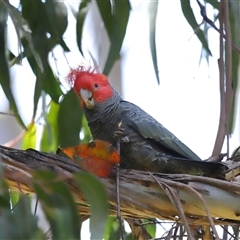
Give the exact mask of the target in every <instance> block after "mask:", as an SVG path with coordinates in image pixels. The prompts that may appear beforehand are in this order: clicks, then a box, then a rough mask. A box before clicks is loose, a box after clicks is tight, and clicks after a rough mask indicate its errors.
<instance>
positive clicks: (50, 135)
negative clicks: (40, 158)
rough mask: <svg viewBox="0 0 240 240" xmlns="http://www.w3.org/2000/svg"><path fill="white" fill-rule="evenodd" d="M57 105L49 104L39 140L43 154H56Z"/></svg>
mask: <svg viewBox="0 0 240 240" xmlns="http://www.w3.org/2000/svg"><path fill="white" fill-rule="evenodd" d="M59 107H60V106H59V104H57V103H55V102H53V101H52V102H51V104H50V108H49V112H48V114H47V117H46V124H45V126H44V130H43V136H42V139H41V150H42V151H45V152H56V149H57V147H58V124H57V119H58V112H59Z"/></svg>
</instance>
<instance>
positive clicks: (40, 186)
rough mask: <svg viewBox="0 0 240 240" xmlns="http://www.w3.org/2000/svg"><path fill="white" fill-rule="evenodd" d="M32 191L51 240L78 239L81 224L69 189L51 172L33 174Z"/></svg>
mask: <svg viewBox="0 0 240 240" xmlns="http://www.w3.org/2000/svg"><path fill="white" fill-rule="evenodd" d="M34 179H35V180H36V182H35V183H34V189H35V192H36V194H37V198H38V199H39V201H40V202H41V205H42V208H43V211H44V213H45V215H46V217H47V219H48V221H49V223H50V226H51V232H52V234H53V239H79V235H80V229H81V222H80V218H79V215H78V212H77V208H76V204H75V202H74V199H73V196H72V195H71V192H70V189H69V188H68V187H67V186H66V184H65V183H64V182H62V181H61V180H59V179H57V175H55V174H54V173H51V172H46V171H38V172H36V173H34Z"/></svg>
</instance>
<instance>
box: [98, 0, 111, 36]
mask: <svg viewBox="0 0 240 240" xmlns="http://www.w3.org/2000/svg"><path fill="white" fill-rule="evenodd" d="M97 5H98V9H99V11H100V14H101V17H102V20H103V22H104V25H105V28H106V30H107V34H108V37H109V40H111V36H112V30H113V21H114V19H113V15H112V7H111V1H110V0H105V1H103V0H97Z"/></svg>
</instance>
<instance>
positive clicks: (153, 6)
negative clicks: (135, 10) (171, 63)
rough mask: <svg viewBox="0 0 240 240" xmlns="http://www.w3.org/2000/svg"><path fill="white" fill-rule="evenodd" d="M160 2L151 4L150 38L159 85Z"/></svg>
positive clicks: (151, 2)
mask: <svg viewBox="0 0 240 240" xmlns="http://www.w3.org/2000/svg"><path fill="white" fill-rule="evenodd" d="M157 9H158V1H150V2H149V17H150V21H149V30H150V32H149V37H150V50H151V54H152V60H153V67H154V71H155V75H156V78H157V82H158V84H159V83H160V79H159V71H158V61H157V48H156V19H157Z"/></svg>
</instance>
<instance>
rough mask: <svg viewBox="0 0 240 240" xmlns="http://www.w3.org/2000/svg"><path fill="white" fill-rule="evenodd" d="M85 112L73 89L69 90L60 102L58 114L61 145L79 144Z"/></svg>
mask: <svg viewBox="0 0 240 240" xmlns="http://www.w3.org/2000/svg"><path fill="white" fill-rule="evenodd" d="M82 117H83V112H82V109H81V107H80V104H79V100H78V98H77V96H76V94H74V92H73V91H70V92H68V93H67V94H66V95H65V96H64V98H63V101H62V102H61V104H60V109H59V114H58V128H59V129H58V137H59V141H58V142H59V145H60V146H61V147H69V146H74V145H77V144H79V141H80V139H79V133H80V130H81V125H82Z"/></svg>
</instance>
